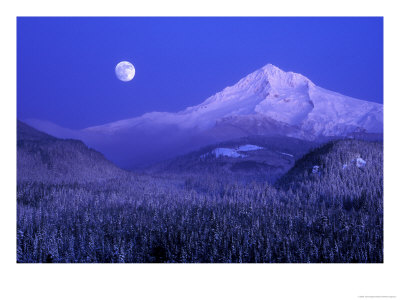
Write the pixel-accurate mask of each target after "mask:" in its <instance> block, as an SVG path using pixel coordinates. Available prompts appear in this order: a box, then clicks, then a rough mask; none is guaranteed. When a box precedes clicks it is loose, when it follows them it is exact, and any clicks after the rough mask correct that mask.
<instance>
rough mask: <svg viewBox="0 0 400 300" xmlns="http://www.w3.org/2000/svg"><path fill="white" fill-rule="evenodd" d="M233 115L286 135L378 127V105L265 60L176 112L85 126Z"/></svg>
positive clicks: (191, 124)
mask: <svg viewBox="0 0 400 300" xmlns="http://www.w3.org/2000/svg"><path fill="white" fill-rule="evenodd" d="M237 118H240V119H244V120H243V121H244V122H245V121H246V120H245V119H246V118H247V119H248V120H247V121H249V122H251V121H252V120H253V119H254V118H257V119H258V120H260V121H261V123H263V120H264V121H265V120H268V121H269V122H274V121H275V122H277V124H275V125H277V126H278V127H283V128H285V127H288V126H289V127H292V126H294V127H295V128H291V130H289V131H291V132H292V133H291V135H293V136H295V137H300V138H307V139H314V138H316V137H318V136H337V135H346V134H349V133H352V132H357V131H367V132H382V127H383V125H382V124H383V106H382V105H381V104H377V103H372V102H367V101H362V100H358V99H355V98H351V97H347V96H343V95H341V94H338V93H335V92H331V91H328V90H326V89H323V88H320V87H318V86H316V85H315V84H314V83H313V82H312V81H311V80H309V79H308V78H307V77H305V76H303V75H301V74H298V73H293V72H284V71H282V70H281V69H279V68H278V67H276V66H274V65H271V64H268V65H266V66H264V67H263V68H261V69H259V70H257V71H255V72H253V73H251V74H249V75H247V76H246V77H244V78H242V79H241V80H240V81H239V82H237V83H236V84H235V85H233V86H230V87H227V88H225V89H224V90H222V91H221V92H219V93H217V94H215V95H213V96H211V97H210V98H208V99H206V100H205V101H204V102H203V103H201V104H199V105H197V106H193V107H188V108H187V109H185V110H183V111H180V112H178V113H160V112H153V113H148V114H144V115H143V116H141V117H138V118H133V119H127V120H122V121H118V122H113V123H109V124H106V125H102V126H96V127H90V128H87V129H85V131H86V132H91V131H93V132H103V133H115V132H116V131H118V130H124V129H127V128H134V127H136V126H143V125H144V123H146V122H151V123H157V124H166V125H167V124H168V125H171V124H174V125H176V126H177V127H179V128H182V129H192V130H208V129H211V128H213V127H214V126H216V125H218V124H220V123H221V121H223V122H225V123H226V121H227V119H237ZM236 121H237V120H236ZM260 125H261V124H260ZM253 130H255V131H257V134H259V133H262V132H259V130H257V129H253ZM265 133H268V132H265Z"/></svg>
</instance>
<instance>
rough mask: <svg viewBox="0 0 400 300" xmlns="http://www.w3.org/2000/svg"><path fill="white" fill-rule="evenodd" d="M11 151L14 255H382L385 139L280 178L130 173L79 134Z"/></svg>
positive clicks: (59, 258)
mask: <svg viewBox="0 0 400 300" xmlns="http://www.w3.org/2000/svg"><path fill="white" fill-rule="evenodd" d="M28 133H29V132H28ZM28 135H29V134H28ZM20 136H22V135H20ZM37 139H38V140H37ZM18 151H19V152H18V153H19V154H18V168H19V169H18V170H19V172H20V173H22V174H25V175H24V176H25V177H24V176H22V177H20V175H19V178H18V185H17V217H18V218H17V261H18V262H20V263H23V262H60V263H62V262H115V263H122V262H132V263H139V262H169V263H174V262H184V263H186V262H200V263H208V262H220V263H229V262H238V263H240V262H248V263H262V262H273V263H321V262H327V263H356V262H369V263H371V262H374V263H382V262H383V209H382V208H383V199H382V192H383V178H382V175H383V173H382V171H383V168H382V155H383V153H382V145H381V144H377V143H371V142H362V141H357V140H345V141H335V142H330V143H328V144H326V145H324V146H322V147H320V148H317V149H315V150H314V151H312V152H310V153H308V154H306V155H305V156H303V157H302V158H300V157H299V159H298V160H297V161H296V164H295V165H294V167H293V168H292V169H291V170H290V171H289V172H288V173H287V175H286V176H284V177H282V178H281V180H280V181H278V182H277V183H276V185H275V186H273V185H271V184H269V183H267V182H266V181H265V182H261V181H260V180H254V181H253V182H252V183H249V182H243V181H237V180H236V179H235V178H234V177H233V176H232V177H231V176H219V174H213V173H212V172H207V173H204V174H202V175H201V174H198V175H197V176H196V175H195V174H193V173H189V172H187V173H185V172H181V173H180V174H172V173H170V174H163V173H160V174H155V173H153V174H150V175H144V174H142V175H138V174H134V173H125V172H122V171H120V170H119V169H117V168H116V167H114V166H113V165H112V164H111V163H109V162H108V161H106V160H105V159H104V158H103V157H102V156H101V154H99V153H97V152H94V151H92V150H89V149H87V148H86V146H85V145H84V144H82V143H80V142H77V141H63V140H58V139H54V138H51V137H49V136H47V137H46V138H45V136H41V135H40V134H39V135H38V133H37V132H34V134H32V135H31V138H29V137H24V138H23V139H22V140H19V141H18ZM20 160H22V161H20ZM49 162H51V163H50V164H49ZM344 165H346V167H344ZM315 166H318V168H315ZM54 170H55V171H54ZM58 172H59V173H58ZM57 174H60V175H59V177H57ZM29 178H33V179H31V180H28V179H29ZM54 178H58V179H57V180H54ZM63 178H66V179H68V181H66V180H62V179H63ZM96 178H99V179H101V180H95V179H96ZM266 178H267V174H266ZM87 179H90V180H87Z"/></svg>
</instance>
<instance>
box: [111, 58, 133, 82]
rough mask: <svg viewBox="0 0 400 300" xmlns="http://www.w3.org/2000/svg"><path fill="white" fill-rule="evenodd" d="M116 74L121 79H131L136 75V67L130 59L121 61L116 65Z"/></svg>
mask: <svg viewBox="0 0 400 300" xmlns="http://www.w3.org/2000/svg"><path fill="white" fill-rule="evenodd" d="M115 75H117V77H118V79H119V80H121V81H131V80H132V79H133V77H135V67H134V66H133V65H132V64H131V63H130V62H129V61H121V62H120V63H118V65H117V66H116V67H115Z"/></svg>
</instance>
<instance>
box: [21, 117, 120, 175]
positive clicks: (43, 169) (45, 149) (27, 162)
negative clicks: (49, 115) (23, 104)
mask: <svg viewBox="0 0 400 300" xmlns="http://www.w3.org/2000/svg"><path fill="white" fill-rule="evenodd" d="M123 173H124V171H122V170H120V169H119V168H117V167H116V166H114V165H113V164H112V163H111V162H109V161H108V160H106V159H105V158H104V156H103V155H102V154H101V153H99V152H97V151H94V150H92V149H89V148H88V147H87V146H86V145H85V144H84V143H83V142H81V141H78V140H61V139H57V138H55V137H52V136H50V135H47V134H45V133H43V132H40V131H38V130H36V129H34V128H32V127H30V126H28V125H26V124H25V123H23V122H20V121H18V123H17V178H18V181H41V182H88V181H97V180H102V179H110V178H114V177H117V176H120V175H122V174H123Z"/></svg>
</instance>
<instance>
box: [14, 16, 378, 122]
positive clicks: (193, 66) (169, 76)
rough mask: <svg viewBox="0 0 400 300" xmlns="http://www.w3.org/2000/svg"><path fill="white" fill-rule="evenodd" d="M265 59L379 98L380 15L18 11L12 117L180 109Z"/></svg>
mask: <svg viewBox="0 0 400 300" xmlns="http://www.w3.org/2000/svg"><path fill="white" fill-rule="evenodd" d="M122 60H128V61H131V62H132V63H133V64H134V65H135V68H136V76H135V78H134V79H133V80H132V81H130V82H121V81H119V80H118V79H117V78H116V76H115V73H114V67H115V65H116V64H117V63H118V62H119V61H122ZM267 63H272V64H274V65H276V66H278V67H279V68H281V69H283V70H284V71H294V72H298V73H301V74H303V75H305V76H307V77H308V78H310V79H311V80H312V81H313V82H314V83H315V84H317V85H319V86H321V87H324V88H327V89H330V90H333V91H336V92H339V93H342V94H345V95H348V96H352V97H356V98H359V99H363V100H369V101H375V102H379V103H382V100H383V19H382V18H365V17H364V18H361V17H358V18H277V17H275V18H37V17H36V18H18V19H17V117H18V118H19V119H28V118H35V119H42V120H47V121H51V122H54V123H56V124H58V125H61V126H63V127H68V128H73V129H77V128H84V127H88V126H93V125H100V124H104V123H107V122H111V121H116V120H120V119H125V118H131V117H135V116H139V115H141V114H143V113H145V112H150V111H171V112H173V111H178V110H181V109H184V108H185V107H187V106H193V105H196V104H199V103H200V102H202V101H203V100H205V99H206V98H207V97H209V96H211V95H213V94H214V93H216V92H218V91H220V90H222V89H223V88H225V87H226V86H228V85H232V84H234V83H235V82H237V81H238V80H239V79H241V78H242V77H244V76H246V75H247V74H249V73H251V72H253V71H255V70H256V69H258V68H261V67H262V66H264V65H266V64H267Z"/></svg>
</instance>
